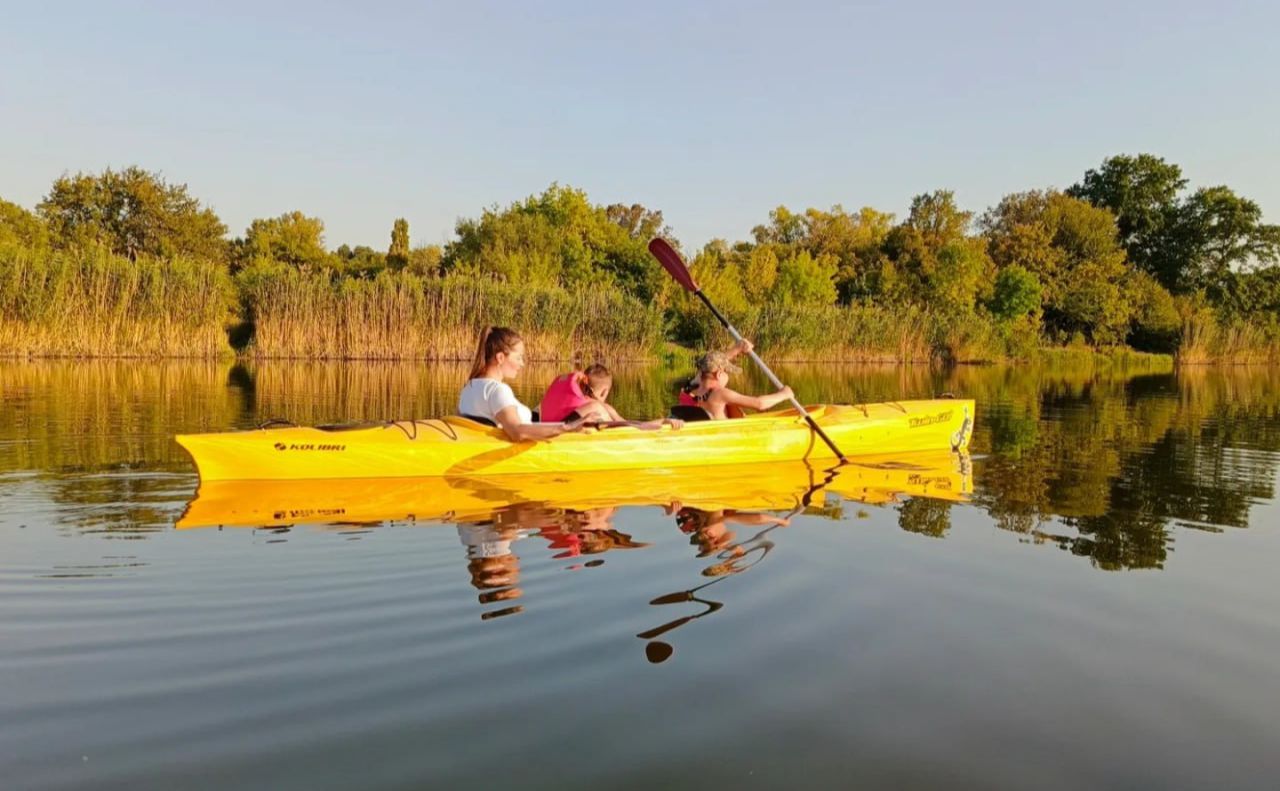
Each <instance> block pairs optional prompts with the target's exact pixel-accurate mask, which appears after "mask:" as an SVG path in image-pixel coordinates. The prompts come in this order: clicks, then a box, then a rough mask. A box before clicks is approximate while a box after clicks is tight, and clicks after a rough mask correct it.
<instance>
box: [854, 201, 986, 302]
mask: <svg viewBox="0 0 1280 791" xmlns="http://www.w3.org/2000/svg"><path fill="white" fill-rule="evenodd" d="M972 220H973V214H972V213H971V212H967V211H961V210H960V209H959V208H958V207H957V206H956V203H955V195H954V194H953V193H952V192H950V191H949V190H937V191H935V192H931V193H928V194H925V195H917V196H916V197H915V198H914V199H912V201H911V210H910V212H908V215H907V219H906V220H904V221H903V222H902V223H901V224H900V225H898V226H896V227H894V228H893V229H892V230H891V231H889V233H888V234H887V235H886V236H885V239H884V244H883V249H884V251H885V254H886V258H887V263H888V266H886V265H883V264H882V266H881V268H880V278H879V281H880V284H881V288H882V293H883V294H884V296H885V298H886V299H887V300H888V301H890V302H896V303H899V304H917V305H933V306H937V307H943V308H946V309H952V310H954V309H957V308H960V307H963V306H964V305H965V304H966V303H967V304H968V305H969V306H972V304H973V298H974V297H976V296H977V295H978V294H981V293H985V292H987V291H989V289H990V282H991V278H992V277H994V268H993V267H992V266H991V265H990V263H989V261H987V260H986V253H985V251H984V250H983V249H982V248H983V245H981V244H973V243H971V241H970V239H969V237H968V236H967V232H968V229H969V225H970V223H971V222H972Z"/></svg>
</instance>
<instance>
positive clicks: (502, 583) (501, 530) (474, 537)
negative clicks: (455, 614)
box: [458, 520, 527, 620]
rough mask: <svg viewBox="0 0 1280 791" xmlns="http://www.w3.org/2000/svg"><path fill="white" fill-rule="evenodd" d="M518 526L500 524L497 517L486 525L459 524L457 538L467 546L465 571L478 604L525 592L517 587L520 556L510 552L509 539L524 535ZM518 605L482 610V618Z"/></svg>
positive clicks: (515, 609) (517, 609)
mask: <svg viewBox="0 0 1280 791" xmlns="http://www.w3.org/2000/svg"><path fill="white" fill-rule="evenodd" d="M526 535H527V532H526V531H525V530H523V529H520V528H519V527H513V526H509V525H501V524H499V522H498V521H497V520H495V521H494V522H492V523H487V524H477V525H458V538H459V539H461V541H462V544H463V546H465V547H466V548H467V571H468V572H470V574H471V584H472V585H473V586H475V588H476V590H478V591H480V594H479V596H477V597H476V598H477V599H478V600H479V601H480V603H481V604H491V603H493V602H501V601H511V600H513V599H518V598H520V597H521V596H523V595H524V591H522V590H521V589H520V588H518V587H516V583H517V582H519V581H520V558H519V557H517V556H516V554H515V553H514V552H512V551H511V542H512V541H516V540H519V539H521V538H524V537H525V536H526ZM523 609H524V608H522V607H519V606H514V607H507V608H505V609H501V610H492V611H489V612H486V613H483V614H482V615H481V616H480V617H481V619H483V620H488V619H489V618H498V617H501V616H503V615H512V614H514V613H518V612H521V611H522V610H523Z"/></svg>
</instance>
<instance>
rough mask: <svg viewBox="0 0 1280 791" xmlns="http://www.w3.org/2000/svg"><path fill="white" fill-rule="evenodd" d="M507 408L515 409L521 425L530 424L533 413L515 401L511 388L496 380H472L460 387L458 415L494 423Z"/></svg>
mask: <svg viewBox="0 0 1280 791" xmlns="http://www.w3.org/2000/svg"><path fill="white" fill-rule="evenodd" d="M509 406H514V407H515V408H516V412H517V414H519V415H520V422H521V423H532V422H533V412H531V411H530V410H529V407H527V406H525V405H524V404H522V403H520V402H519V401H517V400H516V394H515V393H513V392H511V386H510V385H508V384H505V383H504V382H499V381H498V380H497V379H472V380H470V381H469V382H467V383H466V384H465V385H463V386H462V393H461V394H459V395H458V414H460V415H475V416H476V417H487V418H489V419H490V420H493V421H496V420H497V417H495V416H496V415H497V414H498V413H499V412H501V411H502V410H504V409H506V408H507V407H509Z"/></svg>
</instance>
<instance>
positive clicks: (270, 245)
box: [233, 211, 332, 269]
mask: <svg viewBox="0 0 1280 791" xmlns="http://www.w3.org/2000/svg"><path fill="white" fill-rule="evenodd" d="M233 247H234V258H235V263H236V265H237V266H244V265H245V264H247V263H248V262H249V261H251V260H253V259H255V258H267V259H271V260H273V261H278V262H280V263H283V264H288V265H290V266H295V267H299V268H302V269H317V268H320V267H323V266H326V265H329V264H331V263H332V261H331V259H330V257H329V252H328V251H327V250H326V249H325V246H324V222H323V221H322V220H320V219H319V218H318V217H308V216H306V215H305V214H303V213H302V212H300V211H292V212H286V213H285V214H282V215H280V216H279V217H271V218H267V219H257V220H254V221H253V222H252V223H250V224H249V227H248V229H246V230H245V234H244V237H243V238H241V239H237V240H236V241H235V242H234V243H233Z"/></svg>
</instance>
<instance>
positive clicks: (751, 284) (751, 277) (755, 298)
mask: <svg viewBox="0 0 1280 791" xmlns="http://www.w3.org/2000/svg"><path fill="white" fill-rule="evenodd" d="M777 282H778V256H777V254H776V253H774V251H773V247H772V246H771V245H761V246H760V247H757V248H755V249H754V250H752V251H751V252H750V254H749V255H748V256H747V258H746V266H745V267H744V269H743V276H742V288H743V291H745V292H746V295H747V298H748V299H750V300H751V301H752V302H754V303H756V304H760V303H761V302H763V301H764V300H765V299H766V298H767V297H768V296H769V294H770V292H772V291H773V286H774V284H775V283H777Z"/></svg>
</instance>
